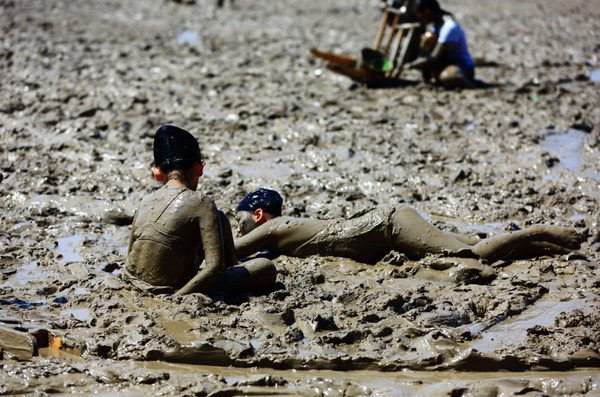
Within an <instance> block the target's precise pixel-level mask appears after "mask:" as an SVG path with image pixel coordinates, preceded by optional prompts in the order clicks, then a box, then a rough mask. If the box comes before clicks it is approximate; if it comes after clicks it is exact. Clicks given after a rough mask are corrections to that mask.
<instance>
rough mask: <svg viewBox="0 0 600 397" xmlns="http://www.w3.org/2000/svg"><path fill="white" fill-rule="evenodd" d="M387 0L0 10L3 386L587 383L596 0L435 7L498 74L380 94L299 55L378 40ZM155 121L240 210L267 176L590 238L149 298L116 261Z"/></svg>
mask: <svg viewBox="0 0 600 397" xmlns="http://www.w3.org/2000/svg"><path fill="white" fill-rule="evenodd" d="M378 6H379V2H376V1H370V2H365V1H358V0H353V1H341V0H335V1H327V2H317V1H312V0H311V1H305V2H296V3H293V2H268V1H253V2H249V1H248V2H244V1H238V2H236V3H235V7H234V8H232V7H231V6H230V5H229V3H226V6H225V7H224V8H221V9H216V8H215V5H214V3H213V2H203V1H198V2H196V3H195V4H177V3H175V2H163V1H137V2H136V1H130V0H126V1H111V0H103V1H94V2H84V1H79V0H76V1H68V2H67V1H64V2H62V1H55V0H45V1H41V0H32V1H27V2H19V1H7V2H4V3H3V4H2V7H1V8H0V26H1V27H2V32H3V37H2V46H1V47H0V71H1V74H2V78H1V80H0V84H1V87H2V95H0V172H1V173H2V181H1V182H0V208H1V209H2V211H1V213H0V266H1V280H0V331H1V334H2V335H3V338H2V339H1V340H2V341H3V346H2V347H1V348H0V351H1V352H2V360H1V361H0V366H1V367H2V371H1V372H0V394H5V395H15V394H26V393H34V392H37V393H38V394H40V395H41V394H44V393H48V394H50V393H52V394H59V395H60V394H67V393H72V392H81V393H87V392H92V391H93V392H102V393H107V394H108V395H112V394H119V395H141V394H146V395H147V394H175V395H199V396H202V395H244V394H249V393H253V394H254V395H260V394H265V395H275V394H288V395H289V394H291V395H314V396H320V395H329V396H334V395H340V396H341V395H407V396H408V395H453V396H455V395H481V396H483V395H485V396H496V395H501V394H502V395H514V394H522V395H584V394H587V395H595V394H598V393H599V392H598V390H599V382H600V375H599V374H600V371H597V368H598V367H600V355H599V354H600V325H599V323H598V316H599V315H598V312H599V311H598V306H599V302H600V301H599V295H598V294H599V293H600V278H599V277H598V264H599V259H600V254H599V248H600V245H599V243H598V240H599V237H600V227H599V225H598V221H599V206H598V203H599V201H600V189H599V187H600V186H599V185H600V166H599V163H598V154H599V151H600V145H599V142H600V138H599V135H598V134H599V127H598V126H599V124H600V106H599V105H600V82H598V80H599V78H598V75H599V73H600V72H599V71H598V70H599V69H600V63H599V62H598V57H600V41H599V39H598V36H597V32H598V31H600V9H598V7H597V6H596V4H595V2H593V1H592V2H590V1H584V0H575V1H571V2H568V3H567V2H563V1H558V0H548V1H544V2H522V1H514V0H509V1H504V2H494V1H491V0H485V1H482V0H466V1H462V2H458V1H450V0H448V1H446V2H444V3H443V6H444V7H445V8H447V9H448V10H449V11H452V12H453V13H454V14H455V15H456V17H457V19H458V21H459V23H461V25H462V26H463V29H464V30H465V31H466V34H467V39H468V41H469V47H470V49H471V53H472V55H473V56H474V57H481V58H485V59H486V60H488V61H493V62H496V63H497V65H496V66H492V67H486V68H480V69H478V70H477V72H476V75H477V78H479V79H481V80H483V81H485V82H487V83H490V84H494V85H497V86H494V87H492V88H489V89H486V90H481V91H449V92H448V91H443V90H441V89H440V88H438V87H434V86H429V85H424V84H416V85H409V86H406V87H398V88H394V89H372V88H368V87H364V86H361V85H357V84H354V83H352V81H350V80H349V79H347V78H345V77H342V76H338V75H335V74H333V73H332V72H330V71H328V70H327V69H326V68H325V64H324V63H323V62H322V61H320V60H318V59H314V58H311V56H310V53H309V48H310V47H317V48H319V49H322V50H326V51H334V52H337V53H341V54H346V55H350V56H357V55H358V54H359V52H360V49H361V48H362V47H367V46H370V45H372V42H373V38H374V36H375V33H376V29H377V26H378V23H379V20H380V16H381V13H380V10H379V9H378ZM403 77H405V78H406V79H409V80H414V81H417V80H418V79H419V75H418V74H412V71H409V72H406V73H405V76H403ZM165 123H173V124H175V125H179V126H182V127H184V128H186V129H188V130H189V131H191V132H192V133H194V135H196V136H197V137H198V139H199V142H200V145H201V148H202V153H203V156H204V157H205V158H206V161H207V166H206V168H205V176H204V177H203V178H202V179H201V180H200V187H199V189H201V190H202V191H203V192H204V193H205V194H209V195H211V196H212V197H213V198H214V199H215V201H216V203H217V205H218V207H219V208H220V209H222V210H224V211H225V212H226V213H227V214H228V215H229V216H230V217H231V218H232V220H233V208H235V205H236V203H237V202H238V201H239V200H240V199H241V198H242V197H243V196H244V195H245V194H246V193H247V192H249V191H251V190H253V189H255V188H257V187H269V188H273V189H277V190H279V191H281V192H282V195H283V196H284V199H285V203H284V214H285V215H292V216H307V217H314V218H321V219H331V218H339V217H348V216H351V215H352V214H353V213H356V212H358V211H360V210H363V209H365V208H367V207H369V206H371V205H373V204H384V203H405V204H408V205H410V206H411V207H413V208H415V209H416V210H417V211H419V212H420V213H422V214H423V215H424V216H426V217H427V218H428V219H429V220H431V222H433V223H434V224H436V225H437V226H438V227H440V228H443V229H445V230H448V231H451V232H456V233H461V234H465V235H468V236H472V237H481V238H483V237H486V236H492V235H496V234H499V233H503V232H506V231H511V230H517V229H521V228H525V227H527V226H529V225H532V224H535V223H548V224H555V225H560V226H566V227H572V228H576V229H577V230H579V231H584V230H587V232H588V234H589V236H588V237H589V238H588V240H587V241H586V242H585V243H584V244H583V245H582V247H581V249H580V250H579V251H577V252H574V253H572V254H568V255H555V256H544V257H538V258H533V259H524V260H515V261H511V262H497V263H494V264H491V266H490V264H482V263H479V262H476V261H474V260H468V259H467V260H465V259H455V258H436V257H428V258H425V259H423V260H421V261H418V262H410V261H406V260H405V258H404V257H403V256H402V255H401V254H399V253H391V254H390V255H389V256H387V257H386V258H384V260H382V261H380V262H379V263H376V264H362V263H357V262H353V261H351V260H346V259H340V258H318V257H312V258H308V259H297V258H290V257H285V256H280V257H278V258H275V259H274V261H275V264H276V266H277V268H278V271H279V275H278V282H279V283H278V286H277V288H276V289H274V290H273V291H266V292H265V293H264V294H262V295H249V294H248V295H241V296H228V295H224V294H222V293H219V292H218V291H211V292H210V293H209V294H208V295H201V294H193V295H189V296H184V297H173V296H168V295H158V296H153V295H149V294H147V293H141V292H139V291H137V290H135V289H134V288H133V287H132V286H131V285H129V284H127V283H126V282H124V281H123V280H122V279H121V277H120V271H121V269H122V266H123V261H124V256H125V250H126V246H127V240H128V234H129V230H130V224H131V219H132V217H133V213H134V210H135V208H136V206H137V204H138V203H139V201H140V200H141V198H142V197H143V196H144V195H146V194H148V193H149V192H151V191H152V190H154V189H156V188H157V187H158V185H157V184H156V182H153V181H152V179H151V173H150V170H149V166H150V163H151V147H152V138H153V134H154V131H155V130H156V128H158V126H160V125H161V124H165ZM6 335H9V336H14V337H15V338H16V342H15V344H14V346H16V347H14V346H13V347H11V346H7V341H9V340H12V339H10V338H9V337H7V336H6ZM31 338H37V339H35V341H33V340H31ZM45 346H50V347H45ZM67 353H68V354H67ZM340 370H344V371H340ZM345 371H352V372H345ZM522 371H523V372H522Z"/></svg>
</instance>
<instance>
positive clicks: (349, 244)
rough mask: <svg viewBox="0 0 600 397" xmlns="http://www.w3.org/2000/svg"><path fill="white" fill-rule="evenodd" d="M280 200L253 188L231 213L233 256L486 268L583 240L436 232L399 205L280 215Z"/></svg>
mask: <svg viewBox="0 0 600 397" xmlns="http://www.w3.org/2000/svg"><path fill="white" fill-rule="evenodd" d="M282 204H283V199H282V198H281V195H280V194H279V193H278V192H276V191H274V190H270V189H262V188H261V189H257V190H255V191H253V192H251V193H249V194H248V195H246V197H244V199H243V200H242V201H241V202H240V203H239V205H238V206H237V208H236V220H237V222H238V228H237V230H238V237H239V238H238V239H236V240H235V251H236V254H237V256H238V258H245V257H247V256H249V255H252V254H254V253H256V252H258V251H262V250H268V251H270V252H272V253H274V254H284V255H289V256H297V257H307V256H311V255H321V256H339V257H346V258H351V259H354V260H356V261H359V262H365V263H371V262H377V261H378V260H380V259H382V258H383V257H384V256H385V255H386V254H388V253H389V252H390V251H392V250H395V251H398V252H401V253H404V254H405V255H406V256H407V257H408V258H410V259H421V258H423V257H425V256H427V255H429V254H438V255H444V256H454V257H468V258H477V259H480V260H482V261H484V262H486V263H488V264H491V263H493V262H496V261H498V260H500V259H511V258H516V257H518V258H526V257H534V256H538V255H541V254H550V253H561V254H562V253H568V252H571V251H573V250H576V249H579V247H580V243H581V242H582V241H583V240H584V239H585V233H584V234H580V233H578V232H577V231H576V230H574V229H569V228H564V227H560V226H550V225H534V226H531V227H529V228H527V229H525V230H519V231H515V232H511V233H506V234H501V235H498V236H494V237H490V238H487V239H484V240H478V239H473V238H470V237H465V236H461V235H458V234H454V233H449V232H446V231H443V230H440V229H438V228H437V227H435V226H434V225H432V224H431V223H429V222H427V220H425V219H424V218H423V217H422V216H421V215H419V214H418V213H417V212H416V211H415V210H413V209H412V208H410V207H408V206H406V205H400V204H387V205H381V206H376V207H373V208H370V209H368V210H366V211H363V212H362V213H359V214H357V215H356V216H354V217H352V218H350V219H337V220H319V219H308V218H292V217H285V216H281V211H282Z"/></svg>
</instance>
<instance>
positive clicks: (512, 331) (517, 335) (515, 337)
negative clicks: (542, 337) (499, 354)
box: [469, 298, 592, 353]
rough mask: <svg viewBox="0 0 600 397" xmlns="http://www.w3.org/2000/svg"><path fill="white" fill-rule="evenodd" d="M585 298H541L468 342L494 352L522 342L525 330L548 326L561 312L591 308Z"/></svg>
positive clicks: (481, 349)
mask: <svg viewBox="0 0 600 397" xmlns="http://www.w3.org/2000/svg"><path fill="white" fill-rule="evenodd" d="M591 307H592V305H590V303H589V301H588V300H587V299H574V300H570V301H566V302H559V301H556V300H553V299H551V298H543V299H540V300H539V301H538V302H536V303H535V304H534V305H533V306H531V307H530V308H528V309H527V310H525V311H524V312H523V313H521V314H520V315H518V316H515V317H513V318H509V319H507V320H505V321H503V322H502V323H500V324H497V325H494V326H492V327H491V328H489V329H487V330H485V331H483V332H481V337H480V338H479V339H476V340H475V341H473V342H471V343H470V344H469V346H470V347H472V348H474V349H477V350H478V351H480V352H484V353H486V352H494V351H495V350H496V349H499V348H501V347H503V346H504V345H506V344H508V343H522V342H523V341H524V340H525V337H526V335H527V330H528V329H530V328H533V327H535V326H536V325H539V326H543V327H550V326H552V325H553V324H554V320H555V318H556V317H557V316H558V315H560V314H561V313H563V312H565V313H568V312H571V311H573V310H575V309H585V308H591Z"/></svg>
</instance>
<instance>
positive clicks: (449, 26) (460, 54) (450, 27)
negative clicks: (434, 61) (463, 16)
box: [435, 18, 474, 69]
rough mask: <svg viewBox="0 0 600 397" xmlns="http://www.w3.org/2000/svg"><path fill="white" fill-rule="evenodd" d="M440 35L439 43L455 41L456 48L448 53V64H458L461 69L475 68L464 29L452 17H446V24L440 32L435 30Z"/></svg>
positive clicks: (446, 61)
mask: <svg viewBox="0 0 600 397" xmlns="http://www.w3.org/2000/svg"><path fill="white" fill-rule="evenodd" d="M435 33H436V34H437V36H438V43H442V44H443V43H454V44H456V45H455V48H454V52H453V53H452V54H448V55H447V56H449V59H446V60H445V63H447V64H448V65H456V66H458V67H460V68H461V69H469V68H473V67H474V65H473V59H471V55H470V54H469V50H468V49H467V38H466V37H465V34H464V32H463V30H462V29H461V28H460V26H459V25H458V23H456V22H455V21H454V20H453V19H451V18H445V20H444V24H443V25H442V27H441V28H440V30H439V32H435Z"/></svg>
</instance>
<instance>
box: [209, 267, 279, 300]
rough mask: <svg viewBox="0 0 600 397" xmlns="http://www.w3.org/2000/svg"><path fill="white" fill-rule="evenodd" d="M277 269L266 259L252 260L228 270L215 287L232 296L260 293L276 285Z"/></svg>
mask: <svg viewBox="0 0 600 397" xmlns="http://www.w3.org/2000/svg"><path fill="white" fill-rule="evenodd" d="M276 279H277V269H276V268H275V265H274V264H273V262H271V261H270V260H268V259H266V258H257V259H252V260H249V261H247V262H244V264H243V265H240V266H234V267H231V268H229V269H226V270H225V271H224V272H223V275H222V276H221V277H220V278H219V280H217V282H216V283H215V287H216V288H218V289H222V290H223V291H225V292H227V293H230V294H239V293H243V292H248V291H250V292H253V291H260V290H263V289H265V288H268V287H270V286H272V285H273V284H275V280H276Z"/></svg>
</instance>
